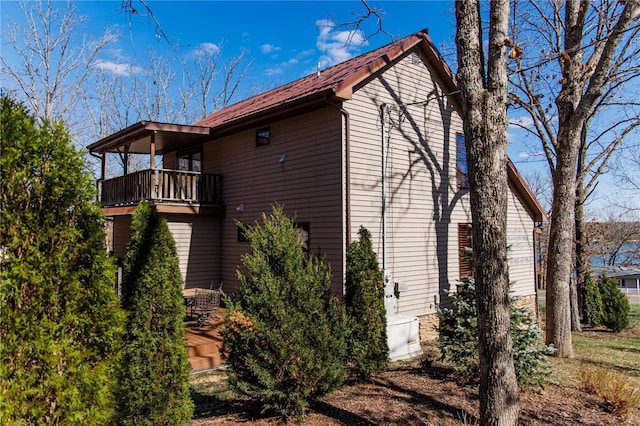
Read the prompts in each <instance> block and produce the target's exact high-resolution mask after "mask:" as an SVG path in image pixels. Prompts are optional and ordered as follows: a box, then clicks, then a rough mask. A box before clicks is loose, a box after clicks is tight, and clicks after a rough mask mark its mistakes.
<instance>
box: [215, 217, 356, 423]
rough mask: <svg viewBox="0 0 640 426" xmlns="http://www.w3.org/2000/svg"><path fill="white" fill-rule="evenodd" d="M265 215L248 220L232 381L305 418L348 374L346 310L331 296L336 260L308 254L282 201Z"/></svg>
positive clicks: (230, 337) (232, 341)
mask: <svg viewBox="0 0 640 426" xmlns="http://www.w3.org/2000/svg"><path fill="white" fill-rule="evenodd" d="M262 219H263V223H262V224H258V223H256V224H255V225H254V226H244V225H243V230H244V232H245V235H246V237H247V239H248V240H249V242H250V246H249V252H248V253H247V254H245V255H244V256H243V257H242V261H243V264H244V268H243V272H238V277H239V280H240V284H241V298H240V303H239V304H237V305H235V306H234V305H231V310H230V314H229V315H228V317H227V328H226V329H225V331H224V343H225V349H226V352H227V355H228V363H229V366H230V367H231V369H232V371H233V372H234V376H233V378H232V381H231V384H232V385H233V387H234V389H235V390H236V391H239V392H240V393H243V394H245V395H248V396H250V397H251V398H254V399H256V400H257V401H259V402H260V403H261V404H262V406H263V410H265V411H274V412H277V413H279V414H280V415H282V416H283V417H290V416H292V417H302V416H304V413H305V410H306V407H307V406H308V405H309V403H310V402H311V401H312V400H314V399H315V398H317V397H319V396H321V395H323V394H325V393H327V392H330V391H332V390H334V389H336V388H337V387H338V386H340V385H341V384H342V383H343V381H344V379H345V376H346V367H345V356H346V317H345V315H344V312H343V308H342V306H341V305H340V304H339V303H338V301H337V300H335V299H334V298H331V297H330V295H329V289H330V285H331V271H330V269H329V267H328V266H327V265H325V263H324V262H323V261H322V260H321V259H319V258H317V257H315V256H307V255H306V254H305V253H304V251H303V249H302V246H301V243H300V240H299V239H298V236H297V233H296V230H295V227H294V222H293V220H291V219H289V218H287V217H286V215H285V214H284V212H283V209H282V207H280V206H275V207H274V208H273V213H272V214H271V215H268V216H267V215H266V214H264V215H263V217H262Z"/></svg>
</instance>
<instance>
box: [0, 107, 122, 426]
mask: <svg viewBox="0 0 640 426" xmlns="http://www.w3.org/2000/svg"><path fill="white" fill-rule="evenodd" d="M0 107H1V110H0V141H1V144H2V155H1V156H0V205H1V206H2V208H1V209H0V260H1V262H2V267H1V268H0V306H1V308H0V423H2V424H22V425H40V424H82V425H103V424H108V423H110V422H111V421H112V420H113V417H114V415H115V406H114V404H113V400H114V387H113V382H114V380H115V376H116V369H117V365H118V363H117V360H118V354H119V349H120V336H121V326H120V324H122V322H123V315H122V311H121V310H120V309H119V306H118V301H117V297H116V293H115V289H114V284H115V265H114V263H113V262H112V261H111V259H109V257H108V255H107V251H106V248H105V236H104V231H103V230H104V222H105V221H104V217H103V215H102V213H101V211H100V207H99V206H98V205H97V203H96V193H95V181H94V179H93V176H92V175H91V174H90V173H89V172H88V167H87V165H86V163H85V161H84V160H83V158H82V154H81V153H80V152H79V151H77V150H76V149H75V148H74V147H73V145H72V141H71V137H70V136H69V134H68V132H67V130H66V129H65V127H64V125H63V123H61V122H58V123H49V122H40V121H38V120H37V119H36V118H35V117H33V116H32V115H31V114H30V113H29V112H28V111H27V110H26V109H25V108H24V106H23V105H21V104H19V103H18V102H16V101H14V100H12V99H11V98H10V97H8V96H6V95H0Z"/></svg>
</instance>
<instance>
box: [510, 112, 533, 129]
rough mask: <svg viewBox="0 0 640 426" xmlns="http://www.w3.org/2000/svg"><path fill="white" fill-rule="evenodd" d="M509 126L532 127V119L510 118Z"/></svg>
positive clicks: (525, 116) (522, 117)
mask: <svg viewBox="0 0 640 426" xmlns="http://www.w3.org/2000/svg"><path fill="white" fill-rule="evenodd" d="M509 125H510V126H515V127H531V126H533V119H532V118H531V117H530V116H528V115H523V116H521V117H515V118H510V119H509Z"/></svg>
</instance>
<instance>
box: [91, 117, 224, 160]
mask: <svg viewBox="0 0 640 426" xmlns="http://www.w3.org/2000/svg"><path fill="white" fill-rule="evenodd" d="M159 132H160V133H182V134H191V135H194V136H206V135H209V134H210V133H211V129H210V128H209V127H203V126H192V125H184V124H174V123H161V122H157V121H139V122H137V123H135V124H132V125H131V126H129V127H126V128H124V129H122V130H120V131H118V132H116V133H112V134H111V135H109V136H105V137H104V138H102V139H100V140H99V141H97V142H94V143H92V144H91V145H89V146H88V147H87V149H88V150H89V152H97V153H100V154H102V153H104V152H107V151H109V150H113V149H116V148H119V147H121V146H124V145H127V144H131V143H133V142H135V141H137V140H140V139H143V138H145V137H147V136H149V135H151V134H154V133H159Z"/></svg>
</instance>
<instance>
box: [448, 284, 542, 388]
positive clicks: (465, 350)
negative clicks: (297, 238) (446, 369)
mask: <svg viewBox="0 0 640 426" xmlns="http://www.w3.org/2000/svg"><path fill="white" fill-rule="evenodd" d="M514 301H515V300H514V299H512V300H511V303H510V305H511V308H510V316H511V336H512V339H513V363H514V367H515V370H516V377H517V379H518V385H519V386H522V387H526V386H530V385H540V384H542V383H543V382H545V380H546V378H547V376H548V373H549V367H548V365H547V361H546V357H547V355H550V354H552V353H553V351H554V350H553V347H551V346H545V345H544V343H543V342H542V339H541V338H542V332H541V330H540V328H539V327H538V324H537V320H536V318H535V317H534V315H533V314H532V313H531V311H529V309H528V308H526V307H516V306H515V304H514ZM476 312H477V311H476V298H475V284H474V282H473V280H469V279H467V280H465V281H464V282H463V284H462V285H461V286H459V287H458V292H457V293H456V294H455V296H454V302H453V306H452V307H451V308H450V309H447V308H446V309H443V311H442V313H441V316H442V318H441V321H440V327H439V333H440V344H439V348H440V351H441V352H442V359H446V360H448V361H450V362H451V363H452V364H453V367H454V369H455V371H456V372H457V373H458V374H459V376H460V377H461V378H463V379H464V380H473V379H476V378H477V377H478V375H479V371H478V368H479V363H478V338H477V335H478V320H477V313H476Z"/></svg>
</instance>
